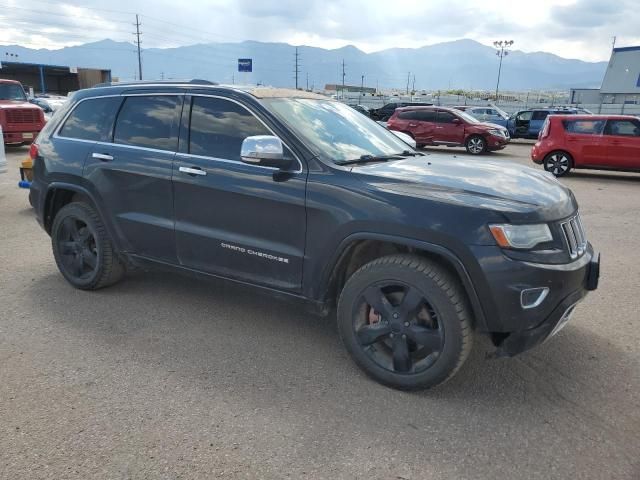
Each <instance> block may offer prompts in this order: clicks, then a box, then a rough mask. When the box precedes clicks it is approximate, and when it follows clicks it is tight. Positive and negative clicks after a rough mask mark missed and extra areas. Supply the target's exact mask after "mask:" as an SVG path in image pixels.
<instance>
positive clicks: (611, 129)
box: [604, 120, 640, 137]
mask: <svg viewBox="0 0 640 480" xmlns="http://www.w3.org/2000/svg"><path fill="white" fill-rule="evenodd" d="M604 133H605V134H607V135H623V136H625V137H639V136H640V122H634V121H632V120H609V122H607V129H606V130H605V132H604Z"/></svg>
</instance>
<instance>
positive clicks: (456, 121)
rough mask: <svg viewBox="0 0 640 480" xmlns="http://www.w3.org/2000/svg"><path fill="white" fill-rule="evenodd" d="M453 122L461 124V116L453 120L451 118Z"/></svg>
mask: <svg viewBox="0 0 640 480" xmlns="http://www.w3.org/2000/svg"><path fill="white" fill-rule="evenodd" d="M451 123H455V124H456V125H458V124H460V123H462V122H461V121H460V119H459V118H454V119H453V120H451Z"/></svg>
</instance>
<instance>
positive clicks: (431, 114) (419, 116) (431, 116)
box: [416, 110, 436, 122]
mask: <svg viewBox="0 0 640 480" xmlns="http://www.w3.org/2000/svg"><path fill="white" fill-rule="evenodd" d="M416 120H420V121H421V122H435V121H436V112H435V111H433V110H421V111H418V112H416Z"/></svg>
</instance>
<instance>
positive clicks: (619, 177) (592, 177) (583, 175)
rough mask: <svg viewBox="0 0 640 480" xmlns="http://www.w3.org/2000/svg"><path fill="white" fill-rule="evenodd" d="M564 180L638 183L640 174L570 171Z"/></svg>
mask: <svg viewBox="0 0 640 480" xmlns="http://www.w3.org/2000/svg"><path fill="white" fill-rule="evenodd" d="M562 178H565V179H576V180H581V181H587V182H600V181H602V180H613V181H617V182H630V183H636V182H640V172H638V173H635V172H604V171H598V170H589V171H585V170H582V171H581V170H571V171H570V172H569V173H568V174H567V175H566V176H565V177H562Z"/></svg>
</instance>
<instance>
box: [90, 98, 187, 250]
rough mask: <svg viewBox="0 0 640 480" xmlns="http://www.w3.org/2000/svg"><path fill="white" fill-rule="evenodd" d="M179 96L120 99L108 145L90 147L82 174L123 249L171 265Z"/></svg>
mask: <svg viewBox="0 0 640 480" xmlns="http://www.w3.org/2000/svg"><path fill="white" fill-rule="evenodd" d="M181 110H182V97H181V96H178V95H163V94H151V95H146V94H145V95H131V96H125V98H124V101H123V103H122V106H121V107H120V111H119V113H118V115H117V117H116V122H115V127H114V131H113V142H111V141H109V142H97V143H95V144H93V145H92V147H91V151H90V155H89V156H88V158H87V162H86V164H85V168H84V176H85V177H86V178H87V180H88V181H89V182H90V184H91V185H93V186H94V188H95V189H96V190H97V192H98V195H99V196H100V197H101V198H102V201H103V202H104V204H105V209H107V210H108V211H109V212H110V214H111V215H112V218H113V220H114V224H115V228H116V230H117V233H118V235H119V237H120V238H121V240H122V241H123V248H124V249H125V250H126V251H127V252H131V253H135V254H138V255H141V256H144V257H149V258H153V259H158V260H162V261H166V262H170V263H176V261H177V259H176V253H175V236H174V219H173V190H172V185H171V174H172V166H173V157H174V155H175V152H176V150H177V146H178V130H179V119H180V112H181Z"/></svg>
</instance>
